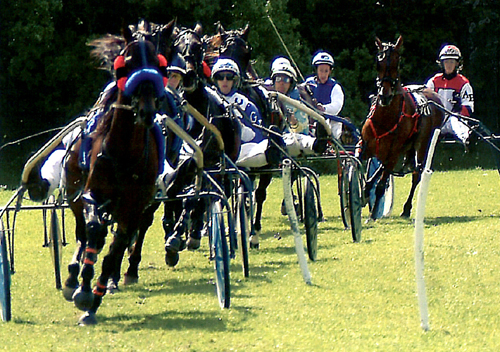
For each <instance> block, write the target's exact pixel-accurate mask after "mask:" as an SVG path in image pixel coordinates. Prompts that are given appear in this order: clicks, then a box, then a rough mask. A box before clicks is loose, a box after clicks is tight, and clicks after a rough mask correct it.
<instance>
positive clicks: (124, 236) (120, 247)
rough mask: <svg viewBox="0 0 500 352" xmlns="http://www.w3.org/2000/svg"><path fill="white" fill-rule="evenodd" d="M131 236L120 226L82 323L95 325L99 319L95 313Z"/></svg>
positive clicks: (81, 319)
mask: <svg viewBox="0 0 500 352" xmlns="http://www.w3.org/2000/svg"><path fill="white" fill-rule="evenodd" d="M130 233H135V231H130ZM130 240H131V237H130V236H129V233H127V232H124V231H122V230H121V228H120V227H119V228H118V230H117V233H116V235H115V237H114V239H113V242H112V243H111V245H110V246H109V252H108V254H106V255H105V256H104V258H103V261H102V269H101V275H99V278H98V279H97V282H96V286H95V287H94V290H93V291H92V293H93V300H92V304H91V306H90V307H89V309H88V310H87V311H86V312H85V313H84V314H83V315H82V317H81V318H80V320H79V324H80V325H95V324H97V319H96V317H95V314H96V312H97V310H98V309H99V307H100V305H101V303H102V298H103V297H104V296H105V295H106V293H107V289H108V287H107V284H108V281H109V279H110V278H111V276H112V275H113V274H114V273H115V272H116V270H117V267H116V263H121V261H122V259H123V253H124V252H125V250H126V249H127V247H128V245H129V244H130Z"/></svg>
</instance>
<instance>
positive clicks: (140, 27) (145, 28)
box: [137, 18, 151, 33]
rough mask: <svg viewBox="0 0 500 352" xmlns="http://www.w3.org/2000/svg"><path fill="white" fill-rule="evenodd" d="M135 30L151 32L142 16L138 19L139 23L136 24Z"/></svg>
mask: <svg viewBox="0 0 500 352" xmlns="http://www.w3.org/2000/svg"><path fill="white" fill-rule="evenodd" d="M137 30H139V31H142V32H145V33H149V32H151V26H150V25H149V22H148V21H146V20H145V19H144V18H141V19H140V20H139V24H138V25H137Z"/></svg>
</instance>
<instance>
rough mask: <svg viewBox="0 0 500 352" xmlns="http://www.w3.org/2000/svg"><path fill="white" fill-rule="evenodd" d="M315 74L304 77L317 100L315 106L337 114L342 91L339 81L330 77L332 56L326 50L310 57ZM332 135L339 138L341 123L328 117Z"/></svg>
mask: <svg viewBox="0 0 500 352" xmlns="http://www.w3.org/2000/svg"><path fill="white" fill-rule="evenodd" d="M312 65H313V67H314V70H315V74H314V75H313V76H310V77H308V78H307V79H306V82H305V84H306V85H307V88H308V90H309V91H310V92H312V97H313V98H314V99H315V100H316V101H317V104H316V107H317V108H318V109H319V110H321V111H323V112H324V113H325V114H326V117H327V118H328V115H331V116H338V115H339V114H340V111H341V110H342V107H343V106H344V91H343V89H342V86H341V85H340V83H339V82H337V81H336V80H335V79H333V78H331V77H330V74H331V73H332V71H333V66H334V60H333V56H332V55H331V54H330V53H328V52H326V51H318V52H317V53H316V54H315V55H314V56H313V59H312ZM328 122H329V124H330V127H331V129H332V135H333V137H335V138H337V139H339V138H340V136H341V134H342V123H340V122H337V121H334V120H332V119H331V118H328Z"/></svg>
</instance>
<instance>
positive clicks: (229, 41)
mask: <svg viewBox="0 0 500 352" xmlns="http://www.w3.org/2000/svg"><path fill="white" fill-rule="evenodd" d="M217 32H218V35H220V38H221V41H220V47H219V56H221V57H229V58H231V59H233V60H234V61H235V62H236V63H237V64H238V66H239V69H240V72H241V74H242V76H243V75H244V74H245V72H247V69H248V67H249V65H250V58H251V55H252V47H251V46H250V45H249V44H248V34H249V33H250V27H249V25H248V24H247V25H246V26H245V27H244V28H241V29H236V30H230V31H226V30H225V29H224V27H222V25H221V24H220V23H218V26H217Z"/></svg>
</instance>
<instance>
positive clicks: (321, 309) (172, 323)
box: [0, 169, 500, 352]
mask: <svg viewBox="0 0 500 352" xmlns="http://www.w3.org/2000/svg"><path fill="white" fill-rule="evenodd" d="M498 186H499V175H498V172H496V171H495V170H486V171H485V170H479V169H476V170H469V171H452V172H436V173H434V174H433V176H432V180H431V185H430V189H429V195H428V203H427V207H426V220H425V275H426V285H427V296H428V300H429V313H430V326H431V330H430V331H429V332H423V330H422V329H421V328H420V315H419V310H418V302H417V296H416V283H415V267H414V233H413V231H414V227H413V223H412V222H411V221H409V220H404V219H401V218H400V217H399V213H400V212H401V210H402V205H403V203H404V200H405V199H406V196H407V193H408V191H409V187H410V176H407V177H404V178H397V179H396V196H395V204H394V211H393V215H392V216H391V217H389V218H387V219H382V220H380V221H377V222H375V223H369V224H366V225H364V228H363V234H362V236H363V240H362V242H361V243H356V244H355V243H352V241H351V237H350V233H349V232H348V231H345V230H344V229H343V226H342V222H341V218H340V213H339V204H338V203H339V197H338V195H337V180H336V177H332V176H325V177H322V178H321V188H322V204H323V208H324V212H325V216H326V221H325V222H323V223H321V224H320V225H319V226H320V233H319V238H318V243H319V250H318V260H317V261H316V262H314V263H311V262H309V269H310V270H311V274H312V280H313V285H312V286H308V285H306V284H305V283H304V281H303V279H302V276H301V272H300V268H299V266H298V264H297V257H296V254H295V251H294V247H293V245H294V244H293V236H292V235H291V231H290V227H289V224H288V220H287V218H286V217H283V216H281V215H280V213H279V208H280V204H281V199H282V192H283V191H282V183H281V180H280V179H276V180H274V181H273V183H272V185H271V187H270V190H269V194H268V200H267V201H266V204H265V209H264V219H263V227H264V233H263V236H262V240H261V249H260V250H258V251H252V252H251V253H250V266H251V267H250V269H251V272H250V277H249V278H247V279H245V278H244V277H243V274H242V273H241V266H240V260H239V258H237V259H236V260H234V261H233V262H232V266H231V270H232V272H231V281H232V286H231V288H232V301H231V309H229V310H221V309H220V308H219V306H218V303H217V300H216V297H215V293H214V286H213V284H212V283H211V281H212V279H213V277H214V275H213V274H214V273H213V268H212V265H211V263H209V261H208V259H207V244H206V241H205V240H204V242H203V243H202V248H201V250H200V251H197V252H183V253H182V254H181V260H180V263H179V265H178V267H177V268H176V269H169V268H167V267H166V265H165V263H164V250H163V233H162V230H161V224H160V221H159V220H160V216H161V212H158V213H157V218H156V221H155V224H154V227H153V228H152V230H150V232H149V233H148V235H147V237H146V244H145V249H144V257H143V261H142V264H141V268H140V275H141V277H140V282H139V284H137V285H134V286H128V287H122V291H121V292H119V293H118V294H115V295H108V296H105V298H104V302H103V304H102V306H101V308H100V309H99V311H98V320H99V325H97V326H94V327H79V326H77V324H76V323H77V320H78V318H79V316H80V315H81V312H80V311H78V310H77V309H76V308H75V307H74V306H73V304H72V303H68V302H66V301H65V300H64V299H63V297H62V294H61V293H60V292H59V291H57V290H56V289H55V286H54V277H53V269H52V263H51V257H50V254H49V250H48V249H46V248H43V247H42V243H43V232H42V228H41V215H40V213H39V212H36V211H31V212H27V211H26V212H21V214H20V218H19V220H18V228H17V229H18V231H17V233H16V247H15V249H16V273H15V274H14V275H13V277H12V296H13V300H12V313H13V320H12V321H11V322H8V323H0V350H1V349H4V350H8V351H28V350H31V351H76V350H92V351H160V350H163V351H273V350H280V351H384V352H386V351H498V350H499V349H500V330H499V329H498V327H499V326H500V315H499V314H498V312H499V311H500V300H499V297H500V285H499V281H500V268H499V252H500V244H499V241H498V238H497V237H498V232H499V230H500V223H499V219H498V218H499V215H500V194H499V192H500V191H499V187H498ZM10 194H11V193H10V192H0V200H1V202H0V203H1V204H4V203H5V201H6V200H7V199H8V197H9V196H10ZM414 204H416V200H415V201H414ZM366 212H367V209H365V210H364V213H363V214H364V217H365V218H366V215H367V213H366ZM69 218H70V216H69V215H68V219H69ZM71 222H72V221H71V220H68V232H70V233H71V225H70V224H69V223H71ZM68 241H69V242H70V245H69V246H68V247H65V248H64V250H63V254H64V258H63V263H64V267H65V266H66V264H67V262H68V261H69V259H70V257H71V255H72V252H73V249H74V248H73V247H74V240H73V236H72V235H69V236H68ZM100 259H101V260H102V256H101V257H100ZM100 264H101V261H99V263H98V265H100ZM123 269H125V265H123Z"/></svg>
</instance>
